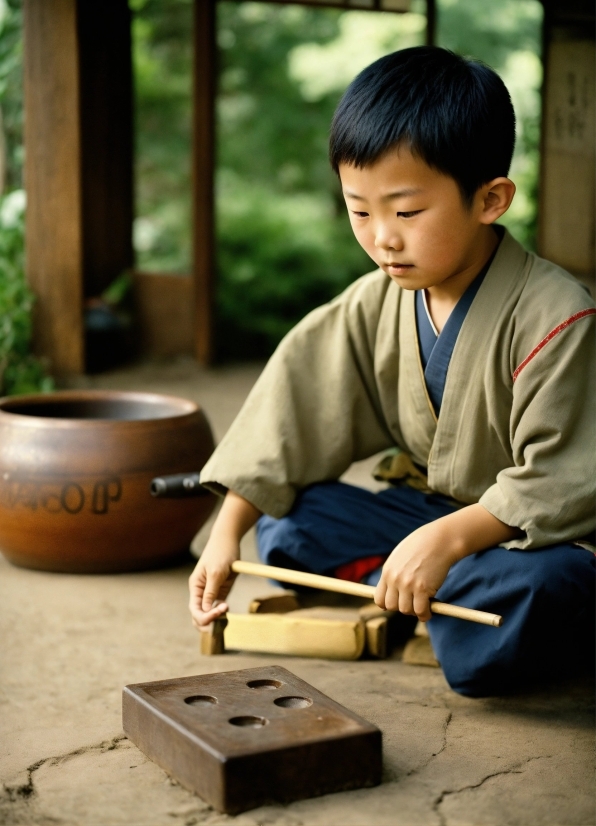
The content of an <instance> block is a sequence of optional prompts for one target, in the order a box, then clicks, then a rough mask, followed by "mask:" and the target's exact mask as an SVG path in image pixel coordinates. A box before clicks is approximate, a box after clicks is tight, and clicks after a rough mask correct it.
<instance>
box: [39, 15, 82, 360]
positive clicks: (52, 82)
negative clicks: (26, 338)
mask: <svg viewBox="0 0 596 826" xmlns="http://www.w3.org/2000/svg"><path fill="white" fill-rule="evenodd" d="M24 21H25V37H24V42H25V45H24V70H25V72H24V73H25V152H26V154H25V159H26V160H25V185H26V189H27V219H26V220H27V224H26V233H27V234H26V239H27V264H26V268H27V278H28V280H29V283H30V285H31V287H32V289H33V291H34V292H35V294H36V296H37V304H36V307H35V322H34V329H35V348H36V350H37V352H39V353H40V354H42V355H44V356H47V357H48V358H49V360H50V368H51V370H52V372H54V373H55V374H57V375H64V374H73V373H81V372H82V371H83V368H84V352H83V318H82V297H83V286H82V266H83V253H82V222H81V214H82V198H81V144H80V131H79V67H78V45H77V3H76V0H49V1H48V0H25V4H24Z"/></svg>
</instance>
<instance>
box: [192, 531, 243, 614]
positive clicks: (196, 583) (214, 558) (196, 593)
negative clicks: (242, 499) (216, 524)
mask: <svg viewBox="0 0 596 826" xmlns="http://www.w3.org/2000/svg"><path fill="white" fill-rule="evenodd" d="M237 559H240V543H239V542H238V541H236V540H234V539H232V538H229V539H228V538H217V539H216V538H215V537H214V536H211V538H210V539H209V541H208V542H207V545H206V546H205V550H204V551H203V553H202V555H201V558H200V559H199V561H198V562H197V565H196V567H195V569H194V571H193V572H192V574H191V575H190V578H189V580H188V586H189V589H190V602H189V608H190V613H191V616H192V622H193V625H194V626H195V628H198V629H200V628H202V627H204V626H205V625H209V623H210V622H213V620H214V619H217V618H218V617H220V616H221V615H222V614H225V613H226V611H227V610H228V605H227V603H226V601H225V600H226V598H227V596H228V594H229V593H230V590H231V588H232V585H233V584H234V580H235V579H236V576H237V574H235V573H233V572H232V562H235V561H236V560H237Z"/></svg>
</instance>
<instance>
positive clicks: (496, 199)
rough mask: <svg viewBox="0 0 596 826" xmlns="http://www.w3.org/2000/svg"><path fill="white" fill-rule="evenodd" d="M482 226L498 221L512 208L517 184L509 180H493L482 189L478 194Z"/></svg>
mask: <svg viewBox="0 0 596 826" xmlns="http://www.w3.org/2000/svg"><path fill="white" fill-rule="evenodd" d="M478 195H479V201H480V203H479V206H480V209H481V212H480V223H481V224H492V223H494V222H495V221H497V220H498V219H499V218H500V217H501V215H503V213H504V212H507V210H508V209H509V207H510V206H511V201H512V200H513V196H514V195H515V184H514V183H513V181H511V180H509V178H493V180H492V181H489V182H488V183H486V184H484V186H482V187H480V190H479V192H478Z"/></svg>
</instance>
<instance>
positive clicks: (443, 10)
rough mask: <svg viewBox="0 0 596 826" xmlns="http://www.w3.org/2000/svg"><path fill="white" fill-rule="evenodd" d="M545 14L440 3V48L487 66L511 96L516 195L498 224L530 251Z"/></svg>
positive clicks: (520, 5)
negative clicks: (515, 134)
mask: <svg viewBox="0 0 596 826" xmlns="http://www.w3.org/2000/svg"><path fill="white" fill-rule="evenodd" d="M542 15H543V6H542V3H539V2H538V0H499V2H498V3H479V2H478V0H440V3H439V15H438V21H439V31H438V41H439V44H440V45H441V46H444V47H445V48H447V49H452V50H453V51H454V52H458V53H459V54H465V55H470V56H472V57H476V58H479V59H480V60H483V61H484V62H485V63H488V65H489V66H492V68H493V69H495V70H496V71H497V72H498V73H499V74H500V76H501V77H502V78H503V80H504V82H505V85H506V86H507V88H508V89H509V92H510V94H511V98H512V100H513V105H514V108H515V113H516V117H517V143H516V149H515V154H514V156H513V163H512V165H511V171H510V173H509V176H510V178H512V180H513V181H514V182H515V184H516V186H517V194H516V196H515V198H514V200H513V204H512V205H511V208H510V209H509V211H508V212H507V213H506V214H505V215H504V216H503V218H501V220H500V222H499V223H502V224H504V225H505V226H507V227H508V228H509V230H510V231H511V232H512V233H513V235H515V237H516V238H517V239H518V240H519V241H521V243H522V244H524V245H525V246H526V247H527V248H529V249H535V246H536V218H537V202H538V174H539V160H540V159H539V145H540V86H541V83H542V63H541V60H540V52H541V36H542V34H541V32H542Z"/></svg>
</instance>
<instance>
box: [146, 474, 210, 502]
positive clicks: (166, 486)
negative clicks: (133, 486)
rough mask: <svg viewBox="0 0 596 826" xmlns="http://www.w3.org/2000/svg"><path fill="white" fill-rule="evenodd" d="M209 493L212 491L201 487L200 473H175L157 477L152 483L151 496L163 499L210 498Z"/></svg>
mask: <svg viewBox="0 0 596 826" xmlns="http://www.w3.org/2000/svg"><path fill="white" fill-rule="evenodd" d="M209 493H210V491H209V490H207V488H204V487H203V486H202V485H201V482H200V480H199V474H198V473H175V474H173V475H172V476H157V477H156V478H155V479H153V480H152V482H151V495H152V496H156V497H158V498H162V499H184V498H186V497H187V496H208V495H209Z"/></svg>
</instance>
